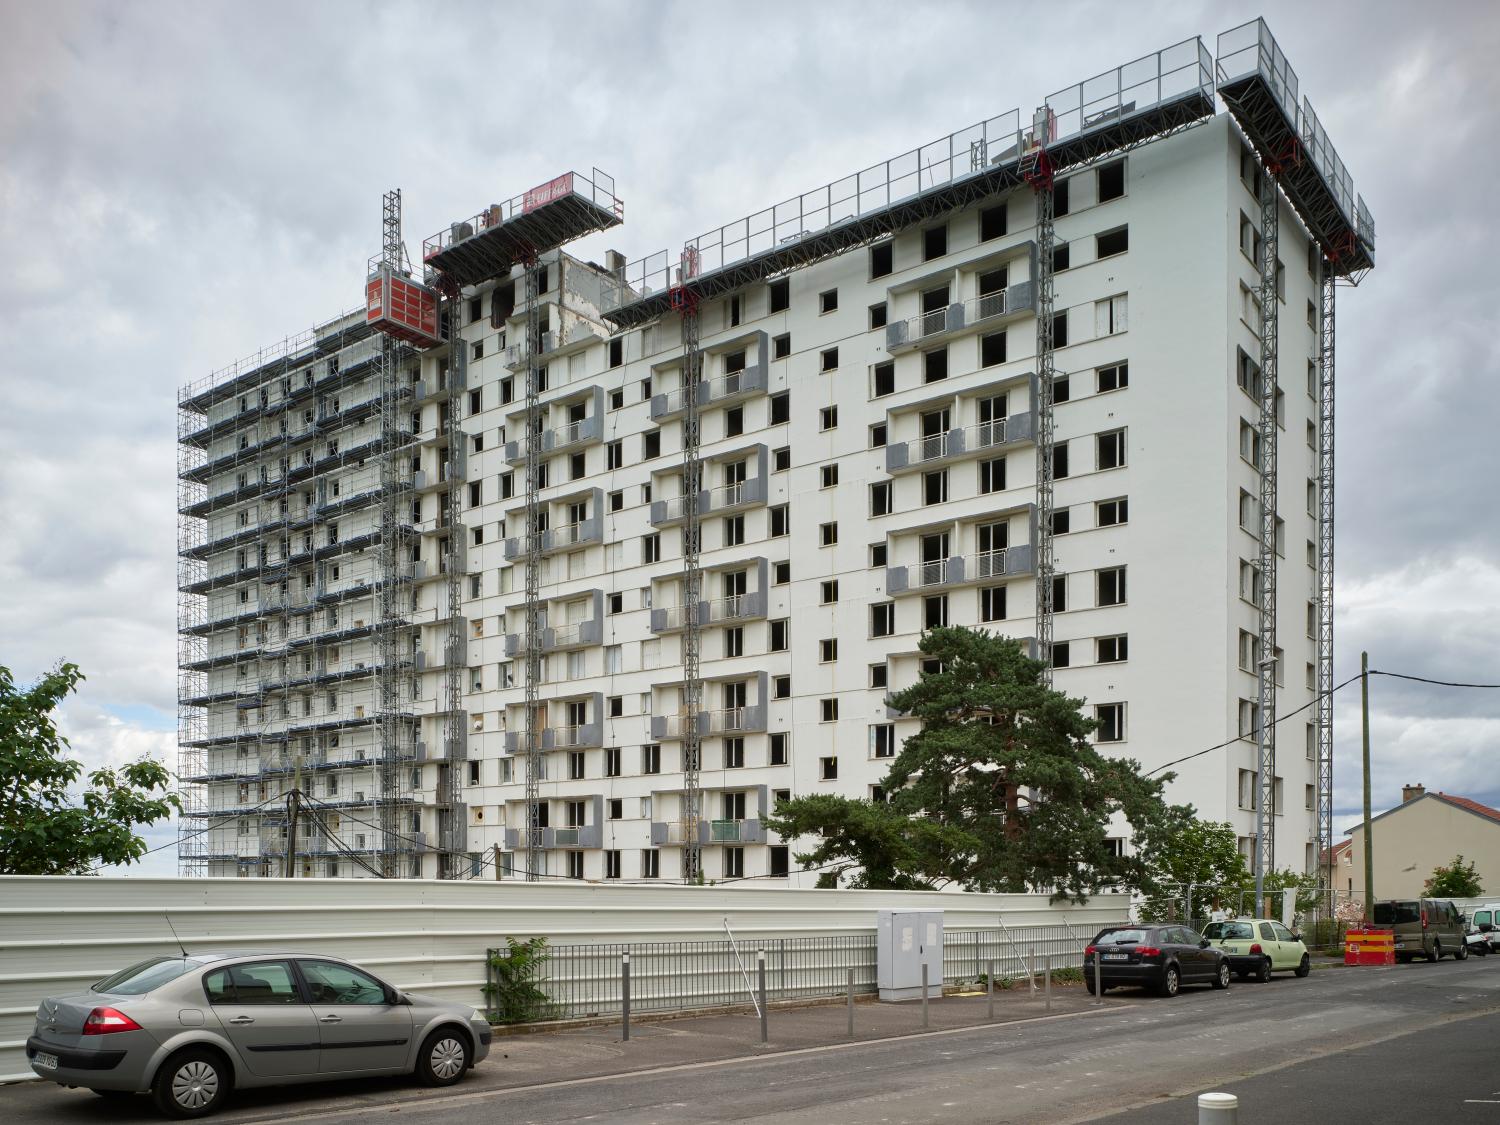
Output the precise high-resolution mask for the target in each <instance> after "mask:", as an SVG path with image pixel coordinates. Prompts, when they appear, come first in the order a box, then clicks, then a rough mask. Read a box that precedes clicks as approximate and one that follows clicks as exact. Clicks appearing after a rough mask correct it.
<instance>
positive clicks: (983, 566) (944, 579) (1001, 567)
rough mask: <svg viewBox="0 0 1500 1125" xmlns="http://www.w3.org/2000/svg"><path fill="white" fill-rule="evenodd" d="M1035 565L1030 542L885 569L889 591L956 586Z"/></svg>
mask: <svg viewBox="0 0 1500 1125" xmlns="http://www.w3.org/2000/svg"><path fill="white" fill-rule="evenodd" d="M1035 569H1036V564H1035V554H1034V552H1033V550H1032V546H1031V544H1029V543H1022V544H1018V545H1017V546H1014V547H1002V548H1000V549H999V550H995V551H980V552H978V553H977V554H973V555H955V556H953V557H951V558H946V559H935V560H933V561H931V562H922V563H917V564H916V565H915V566H889V567H886V571H885V589H886V593H888V594H900V593H905V592H908V591H911V592H915V591H925V590H934V589H939V588H942V587H947V586H959V585H963V584H964V583H967V582H987V581H993V580H995V579H999V578H1014V577H1016V576H1018V575H1022V574H1030V573H1032V572H1033V571H1034V570H1035Z"/></svg>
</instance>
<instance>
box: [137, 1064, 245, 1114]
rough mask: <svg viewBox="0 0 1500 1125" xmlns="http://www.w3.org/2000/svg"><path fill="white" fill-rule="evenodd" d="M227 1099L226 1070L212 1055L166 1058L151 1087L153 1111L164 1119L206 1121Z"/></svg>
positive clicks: (227, 1072)
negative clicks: (157, 1112)
mask: <svg viewBox="0 0 1500 1125" xmlns="http://www.w3.org/2000/svg"><path fill="white" fill-rule="evenodd" d="M228 1095H229V1068H228V1067H226V1066H225V1065H224V1060H223V1059H221V1058H220V1057H219V1056H218V1055H216V1054H214V1053H213V1052H212V1051H204V1050H201V1049H192V1048H190V1049H188V1050H186V1051H180V1052H178V1053H177V1054H175V1055H173V1056H172V1057H171V1058H169V1059H168V1060H167V1061H166V1062H165V1063H164V1064H163V1065H162V1068H161V1069H160V1070H158V1071H157V1072H156V1078H155V1080H154V1081H153V1082H152V1083H151V1097H152V1100H154V1101H155V1102H156V1108H157V1109H159V1110H161V1112H162V1113H163V1114H165V1115H166V1116H167V1117H207V1116H208V1115H209V1114H210V1113H213V1112H214V1110H216V1109H218V1108H219V1107H220V1106H221V1105H222V1104H223V1103H224V1099H225V1098H226V1097H227V1096H228Z"/></svg>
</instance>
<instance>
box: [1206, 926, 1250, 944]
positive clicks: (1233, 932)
mask: <svg viewBox="0 0 1500 1125" xmlns="http://www.w3.org/2000/svg"><path fill="white" fill-rule="evenodd" d="M1203 936H1204V937H1206V938H1208V939H1209V940H1210V941H1236V940H1240V939H1249V938H1253V937H1255V931H1254V930H1252V929H1251V928H1250V923H1249V922H1210V923H1209V924H1208V925H1206V926H1204V927H1203Z"/></svg>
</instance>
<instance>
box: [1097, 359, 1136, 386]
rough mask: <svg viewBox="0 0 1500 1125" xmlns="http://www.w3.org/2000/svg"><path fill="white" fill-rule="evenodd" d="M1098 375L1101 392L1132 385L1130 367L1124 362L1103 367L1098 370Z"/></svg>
mask: <svg viewBox="0 0 1500 1125" xmlns="http://www.w3.org/2000/svg"><path fill="white" fill-rule="evenodd" d="M1098 376H1099V393H1100V394H1104V393H1105V392H1106V391H1118V390H1119V389H1120V388H1122V387H1128V386H1129V385H1130V368H1129V366H1128V365H1127V364H1124V363H1116V364H1112V365H1111V366H1109V367H1101V368H1099V370H1098Z"/></svg>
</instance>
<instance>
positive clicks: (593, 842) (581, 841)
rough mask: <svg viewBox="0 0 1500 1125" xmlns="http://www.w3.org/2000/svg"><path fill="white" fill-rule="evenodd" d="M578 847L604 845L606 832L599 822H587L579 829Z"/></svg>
mask: <svg viewBox="0 0 1500 1125" xmlns="http://www.w3.org/2000/svg"><path fill="white" fill-rule="evenodd" d="M577 832H578V847H580V848H598V847H602V846H603V840H604V834H603V832H602V831H601V829H600V827H599V825H597V824H586V825H584V826H583V827H581V828H579V829H577Z"/></svg>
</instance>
